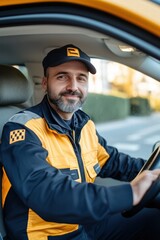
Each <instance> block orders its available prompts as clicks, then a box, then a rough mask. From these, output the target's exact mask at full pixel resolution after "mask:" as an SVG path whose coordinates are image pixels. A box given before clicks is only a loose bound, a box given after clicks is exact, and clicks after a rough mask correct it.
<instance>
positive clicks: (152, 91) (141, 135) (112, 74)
mask: <svg viewBox="0 0 160 240" xmlns="http://www.w3.org/2000/svg"><path fill="white" fill-rule="evenodd" d="M92 63H93V64H94V65H95V66H96V68H97V74H96V75H95V76H94V75H91V76H90V79H89V97H88V100H87V102H86V104H85V105H84V107H83V110H84V111H86V112H87V113H88V114H89V115H90V116H91V118H92V119H93V120H94V121H95V122H96V125H97V129H98V131H99V133H100V134H101V135H102V136H103V137H104V138H105V139H106V140H107V142H108V144H109V145H114V146H115V147H117V148H118V149H119V150H120V151H122V152H125V153H128V154H130V155H132V156H137V157H145V158H146V159H147V158H148V157H149V155H150V154H151V152H152V147H153V143H155V142H156V141H158V140H159V132H160V124H159V117H160V87H159V82H158V81H156V80H155V79H153V78H151V77H149V76H147V75H145V74H143V73H141V72H139V71H136V70H133V69H132V68H129V67H127V66H125V65H122V64H119V63H116V62H112V61H106V60H100V59H92Z"/></svg>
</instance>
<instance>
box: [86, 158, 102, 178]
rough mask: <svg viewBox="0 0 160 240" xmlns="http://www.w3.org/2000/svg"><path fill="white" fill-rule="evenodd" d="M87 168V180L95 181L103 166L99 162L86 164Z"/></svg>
mask: <svg viewBox="0 0 160 240" xmlns="http://www.w3.org/2000/svg"><path fill="white" fill-rule="evenodd" d="M86 170H87V182H94V180H95V178H96V176H97V175H98V173H99V172H100V170H101V168H100V165H99V163H98V162H97V163H90V164H87V165H86Z"/></svg>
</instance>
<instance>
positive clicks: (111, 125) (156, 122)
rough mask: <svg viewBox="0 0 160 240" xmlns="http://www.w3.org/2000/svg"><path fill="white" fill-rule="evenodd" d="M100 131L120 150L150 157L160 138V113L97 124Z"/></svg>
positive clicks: (110, 143)
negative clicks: (154, 145)
mask: <svg viewBox="0 0 160 240" xmlns="http://www.w3.org/2000/svg"><path fill="white" fill-rule="evenodd" d="M96 127H97V130H98V132H99V133H100V134H101V135H102V136H103V137H104V138H105V139H106V140H107V142H108V145H113V146H115V147H117V148H118V150H119V151H121V152H124V153H128V154H129V155H131V156H133V157H142V158H145V159H148V158H149V156H150V154H151V152H152V147H153V144H154V143H155V142H157V141H159V140H160V113H154V114H152V115H150V116H144V117H129V118H127V119H125V120H120V121H114V122H107V123H103V124H97V125H96Z"/></svg>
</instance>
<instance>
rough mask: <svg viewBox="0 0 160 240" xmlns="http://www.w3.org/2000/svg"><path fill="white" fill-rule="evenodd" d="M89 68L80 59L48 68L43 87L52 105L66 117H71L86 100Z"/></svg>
mask: <svg viewBox="0 0 160 240" xmlns="http://www.w3.org/2000/svg"><path fill="white" fill-rule="evenodd" d="M88 75H89V73H88V70H87V68H86V66H85V65H84V64H83V63H82V62H79V61H71V62H67V63H64V64H61V65H58V66H56V67H49V68H48V69H47V76H46V77H44V79H43V87H44V89H45V91H46V92H47V95H48V99H49V101H50V104H51V106H52V107H53V108H54V109H55V110H56V111H57V112H58V114H59V115H60V116H61V117H62V118H64V119H69V118H71V116H72V114H73V113H74V112H75V111H76V110H78V109H79V108H80V107H81V106H82V104H83V103H84V101H85V100H86V97H87V93H88Z"/></svg>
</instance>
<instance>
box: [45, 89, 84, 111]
mask: <svg viewBox="0 0 160 240" xmlns="http://www.w3.org/2000/svg"><path fill="white" fill-rule="evenodd" d="M68 94H69V95H73V96H77V97H79V100H78V101H77V99H76V100H74V99H66V100H64V99H63V96H65V95H68ZM47 96H48V99H49V101H50V102H51V103H52V104H54V105H55V106H56V107H57V108H58V109H59V110H60V111H62V112H65V113H73V112H75V111H77V110H78V109H79V108H81V107H82V105H83V103H84V102H85V100H86V98H87V96H86V97H84V96H83V94H82V93H79V92H78V91H71V90H70V91H65V92H61V93H59V95H58V96H56V97H53V96H52V94H51V92H50V91H49V90H48V91H47Z"/></svg>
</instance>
